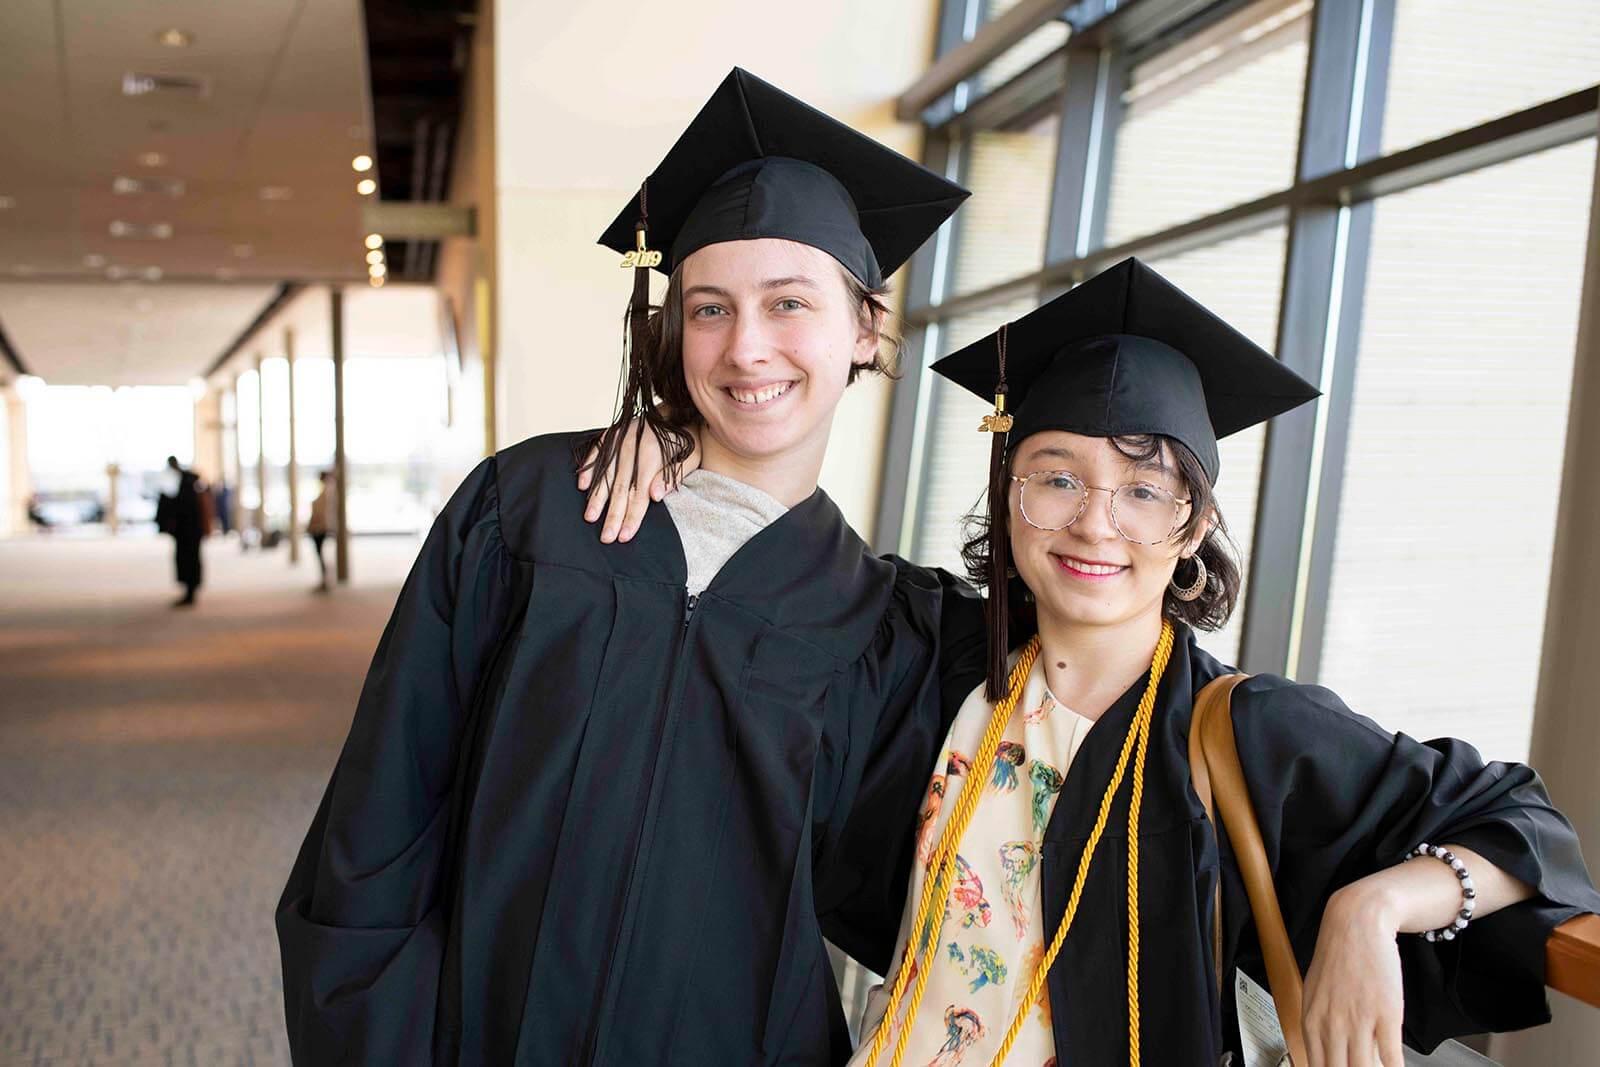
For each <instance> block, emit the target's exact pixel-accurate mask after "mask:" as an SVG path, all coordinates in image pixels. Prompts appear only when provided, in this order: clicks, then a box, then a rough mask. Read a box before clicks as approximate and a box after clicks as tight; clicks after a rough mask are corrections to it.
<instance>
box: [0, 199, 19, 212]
mask: <svg viewBox="0 0 1600 1067" xmlns="http://www.w3.org/2000/svg"><path fill="white" fill-rule="evenodd" d="M16 206H17V198H16V197H14V196H0V211H4V210H6V209H7V208H13V207H16Z"/></svg>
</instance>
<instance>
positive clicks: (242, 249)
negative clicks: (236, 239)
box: [228, 245, 256, 259]
mask: <svg viewBox="0 0 1600 1067" xmlns="http://www.w3.org/2000/svg"><path fill="white" fill-rule="evenodd" d="M228 251H230V252H232V253H233V254H234V256H235V257H237V258H239V259H249V258H250V257H251V256H253V255H255V254H256V246H255V245H234V246H233V247H232V248H230V249H228Z"/></svg>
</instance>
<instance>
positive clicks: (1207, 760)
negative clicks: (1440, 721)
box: [1189, 674, 1310, 1067]
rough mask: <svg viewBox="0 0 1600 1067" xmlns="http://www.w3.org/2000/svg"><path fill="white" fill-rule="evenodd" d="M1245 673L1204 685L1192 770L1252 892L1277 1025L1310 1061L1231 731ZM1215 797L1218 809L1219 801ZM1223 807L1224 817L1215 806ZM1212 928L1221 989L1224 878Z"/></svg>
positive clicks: (1292, 970)
mask: <svg viewBox="0 0 1600 1067" xmlns="http://www.w3.org/2000/svg"><path fill="white" fill-rule="evenodd" d="M1248 677H1249V675H1247V674H1228V675H1223V676H1222V677H1221V678H1217V679H1216V680H1214V681H1212V682H1211V683H1210V684H1209V685H1207V686H1206V687H1205V688H1204V689H1202V690H1200V693H1199V695H1198V696H1197V697H1196V698H1195V702H1194V716H1193V718H1192V719H1191V720H1190V722H1189V774H1190V776H1191V778H1192V780H1193V784H1194V791H1195V793H1196V794H1197V795H1198V796H1199V797H1200V803H1201V804H1203V805H1204V806H1205V809H1206V815H1207V817H1208V818H1210V819H1211V825H1212V826H1213V827H1218V828H1221V829H1222V830H1223V831H1225V832H1226V833H1227V835H1228V843H1229V844H1231V845H1232V846H1233V856H1234V859H1235V860H1236V861H1237V862H1238V864H1239V874H1240V876H1241V877H1242V878H1243V879H1244V887H1245V895H1246V896H1247V897H1249V899H1250V915H1251V917H1252V918H1253V919H1254V921H1255V925H1256V937H1257V939H1258V940H1259V941H1260V942H1261V953H1262V956H1263V957H1264V959H1265V960H1266V965H1267V985H1268V986H1269V987H1270V988H1271V990H1272V999H1273V1001H1274V1002H1276V1004H1277V1009H1278V1024H1279V1026H1281V1027H1282V1028H1283V1037H1284V1044H1285V1046H1286V1047H1287V1048H1288V1050H1289V1058H1290V1060H1291V1061H1292V1062H1293V1063H1296V1064H1300V1065H1302V1067H1303V1065H1304V1064H1307V1063H1309V1062H1310V1060H1309V1059H1308V1058H1307V1057H1306V1042H1305V1036H1304V1035H1303V1034H1302V1033H1301V1030H1300V1012H1301V1000H1302V992H1303V988H1302V987H1303V980H1302V978H1301V976H1300V965H1299V964H1298V963H1297V962H1296V961H1295V958H1294V949H1293V948H1291V947H1290V945H1289V932H1288V930H1287V928H1286V927H1285V926H1284V923H1283V912H1282V911H1281V910H1280V909H1279V907H1278V892H1277V889H1276V888H1275V887H1274V886H1273V884H1272V868H1271V867H1270V866H1269V865H1268V864H1267V850H1266V846H1265V845H1263V844H1262V841H1261V827H1260V825H1259V824H1258V823H1257V822H1256V815H1255V810H1254V809H1253V808H1252V807H1251V806H1250V792H1249V789H1248V788H1247V787H1246V786H1245V781H1244V769H1243V768H1242V767H1241V766H1240V765H1239V746H1238V743H1237V742H1236V741H1235V740H1234V736H1233V714H1232V708H1231V705H1232V700H1233V690H1234V687H1235V686H1237V685H1238V684H1239V683H1240V682H1242V681H1244V680H1245V679H1246V678H1248ZM1213 796H1215V808H1213ZM1218 812H1220V813H1221V819H1220V821H1219V820H1218V818H1217V813H1218ZM1212 913H1213V916H1214V919H1213V923H1212V930H1211V937H1212V957H1213V962H1214V965H1215V967H1216V971H1217V991H1218V993H1219V994H1220V993H1221V991H1222V878H1221V874H1220V872H1219V873H1218V877H1217V895H1216V899H1215V900H1214V901H1213V908H1212Z"/></svg>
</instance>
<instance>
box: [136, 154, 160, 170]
mask: <svg viewBox="0 0 1600 1067" xmlns="http://www.w3.org/2000/svg"><path fill="white" fill-rule="evenodd" d="M134 158H135V159H137V160H138V161H139V165H140V166H141V167H164V166H166V165H167V157H166V156H164V155H162V154H161V153H160V152H140V153H139V154H138V155H137V156H135V157H134Z"/></svg>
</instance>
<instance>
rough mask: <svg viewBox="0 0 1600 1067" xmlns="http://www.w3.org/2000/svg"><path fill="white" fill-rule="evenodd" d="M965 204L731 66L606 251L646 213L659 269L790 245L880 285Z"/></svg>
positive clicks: (612, 230) (609, 233) (921, 171)
mask: <svg viewBox="0 0 1600 1067" xmlns="http://www.w3.org/2000/svg"><path fill="white" fill-rule="evenodd" d="M967 196H968V193H967V191H966V190H965V189H963V188H961V186H959V185H957V184H955V183H954V182H952V181H949V180H947V179H945V178H943V177H941V176H940V175H938V174H936V173H934V172H933V171H931V170H929V169H928V168H926V167H924V166H922V165H921V164H919V163H916V162H914V161H912V160H910V159H907V158H906V157H905V156H902V155H900V154H899V153H898V152H894V151H891V150H890V149H888V148H885V147H884V146H883V145H881V144H879V143H878V142H876V141H874V140H873V139H872V138H870V137H867V136H865V135H863V134H860V133H857V132H856V131H855V130H853V129H851V128H850V127H849V126H846V125H845V124H844V123H842V122H838V121H836V120H835V119H832V118H829V117H828V116H827V115H824V114H823V113H822V112H820V111H818V110H817V109H815V108H813V107H811V106H810V105H808V104H806V103H804V102H802V101H800V100H797V99H795V98H794V97H792V96H790V95H789V94H788V93H785V92H783V91H782V90H781V89H778V88H775V87H774V86H772V85H769V84H767V83H766V82H764V81H762V80H761V79H760V78H757V77H756V76H755V75H753V74H751V73H749V72H748V71H744V70H741V69H739V68H737V67H735V68H734V70H733V72H732V73H731V74H729V75H728V76H727V78H725V79H723V82H722V84H721V85H719V86H718V87H717V90H716V92H715V93H713V94H712V95H711V99H710V100H708V101H706V104H705V106H704V107H702V108H701V109H700V113H699V114H698V115H696V116H695V117H694V121H693V122H691V123H690V124H689V126H688V128H687V129H685V130H684V131H683V134H682V136H680V137H679V138H678V141H677V143H676V144H674V145H673V146H672V148H671V150H670V151H668V152H667V155H666V158H665V159H663V160H662V161H661V163H660V165H659V166H657V167H656V169H655V170H654V171H653V172H652V173H651V175H650V177H649V178H648V179H647V180H646V182H645V184H644V187H643V190H642V193H641V195H640V196H637V197H635V198H634V199H632V200H631V201H630V202H629V203H628V205H627V206H626V207H624V208H623V209H622V211H621V213H619V214H618V215H617V217H616V219H615V221H613V222H612V223H611V225H610V226H609V227H607V228H606V231H605V233H603V234H601V236H600V243H601V244H602V245H605V246H606V247H607V248H612V249H615V250H616V251H618V252H622V253H628V252H632V251H634V250H635V249H636V236H635V227H636V226H637V224H638V222H639V221H640V217H641V212H642V213H643V216H644V222H645V225H646V231H647V235H648V238H647V239H648V242H649V246H650V248H652V249H655V250H658V251H661V252H662V253H663V254H662V258H661V261H660V262H659V263H658V264H656V266H657V267H658V269H660V270H661V271H662V272H663V273H671V271H672V270H673V268H674V267H676V266H677V265H678V264H680V263H682V262H683V260H684V259H685V258H686V257H687V256H688V255H689V254H690V253H692V252H694V251H696V250H698V249H700V248H704V247H705V246H706V245H710V244H716V243H718V242H721V241H740V240H750V239H753V238H758V237H782V238H787V239H788V240H791V241H798V242H800V243H802V244H807V245H811V246H812V247H814V248H819V249H821V250H822V251H824V252H827V253H828V254H829V255H831V256H833V257H834V258H835V259H837V260H838V261H839V262H840V263H842V264H843V265H844V266H845V268H846V269H847V270H849V271H850V273H851V274H853V275H855V277H856V278H857V279H858V280H859V281H861V282H862V283H863V284H865V285H867V286H868V287H870V288H877V287H878V286H880V285H882V283H883V279H884V278H885V277H886V276H887V275H889V274H891V273H893V272H894V270H895V268H897V267H899V266H900V264H902V263H904V262H905V261H906V260H907V259H909V258H910V257H911V254H912V253H913V252H915V251H916V250H917V248H918V247H920V246H921V245H922V243H923V242H924V241H926V240H927V239H928V237H930V236H931V235H932V234H933V232H934V231H935V230H937V229H938V228H939V225H940V224H941V223H942V222H944V220H945V219H947V218H949V217H950V215H951V213H952V212H954V211H955V209H956V208H957V207H959V206H960V204H961V202H962V201H963V200H965V199H966V198H967Z"/></svg>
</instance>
